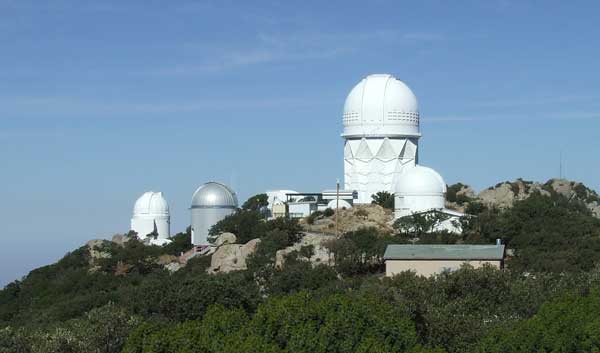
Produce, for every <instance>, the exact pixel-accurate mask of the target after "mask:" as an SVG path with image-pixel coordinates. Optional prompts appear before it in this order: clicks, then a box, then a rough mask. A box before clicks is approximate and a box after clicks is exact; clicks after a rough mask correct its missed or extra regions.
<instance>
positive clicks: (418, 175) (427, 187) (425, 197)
mask: <svg viewBox="0 0 600 353" xmlns="http://www.w3.org/2000/svg"><path fill="white" fill-rule="evenodd" d="M445 200H446V183H445V182H444V179H443V178H442V176H441V175H440V174H438V172H436V171H435V170H433V169H431V168H428V167H423V166H420V165H416V166H414V167H411V168H406V169H404V171H403V173H402V174H400V176H399V178H398V182H397V183H396V187H395V195H394V209H395V213H396V218H399V217H404V216H408V215H411V214H412V213H418V212H424V211H430V210H441V209H444V207H445Z"/></svg>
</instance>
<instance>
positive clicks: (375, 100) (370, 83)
mask: <svg viewBox="0 0 600 353" xmlns="http://www.w3.org/2000/svg"><path fill="white" fill-rule="evenodd" d="M343 123H344V132H343V134H342V136H344V137H392V136H420V133H419V105H418V102H417V97H415V95H414V93H413V92H412V91H411V89H410V88H408V86H407V85H406V84H404V82H402V81H400V80H398V79H397V78H395V77H394V76H392V75H388V74H374V75H369V76H367V77H366V78H364V79H362V81H360V82H359V83H358V84H357V85H356V86H354V88H353V89H352V91H350V94H348V97H347V98H346V102H345V104H344V115H343Z"/></svg>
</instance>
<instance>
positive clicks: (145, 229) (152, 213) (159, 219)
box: [131, 191, 171, 239]
mask: <svg viewBox="0 0 600 353" xmlns="http://www.w3.org/2000/svg"><path fill="white" fill-rule="evenodd" d="M170 223H171V216H170V213H169V204H168V203H167V200H166V199H165V197H164V195H163V193H162V192H154V191H148V192H145V193H144V194H142V196H140V197H139V198H138V199H137V201H136V202H135V205H134V206H133V217H132V218H131V230H133V231H135V232H136V233H138V237H139V238H140V239H144V238H146V236H147V235H148V234H150V233H153V232H155V231H156V232H157V238H158V239H167V238H168V237H169V235H170Z"/></svg>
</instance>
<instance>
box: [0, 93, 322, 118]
mask: <svg viewBox="0 0 600 353" xmlns="http://www.w3.org/2000/svg"><path fill="white" fill-rule="evenodd" d="M0 105H2V108H1V109H0V120H2V119H9V117H11V116H24V115H26V116H31V115H35V116H46V115H47V116H52V115H55V114H60V115H63V116H73V115H75V116H81V117H85V116H97V115H124V114H130V115H135V114H165V113H169V114H176V113H201V112H207V111H220V110H227V111H234V110H236V109H247V110H265V109H278V108H283V107H285V108H288V107H292V108H302V107H310V106H312V105H314V101H311V102H308V101H307V100H305V99H298V98H287V97H273V98H261V99H251V98H227V99H211V100H206V99H198V100H186V101H167V102H126V103H124V102H110V101H102V100H89V99H80V98H74V97H21V98H12V99H0Z"/></svg>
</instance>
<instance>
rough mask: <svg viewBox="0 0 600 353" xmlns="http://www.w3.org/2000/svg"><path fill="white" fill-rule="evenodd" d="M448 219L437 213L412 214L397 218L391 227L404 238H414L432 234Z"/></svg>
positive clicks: (446, 216)
mask: <svg viewBox="0 0 600 353" xmlns="http://www.w3.org/2000/svg"><path fill="white" fill-rule="evenodd" d="M448 218H450V217H449V216H448V215H446V214H444V213H442V212H438V211H430V212H421V213H413V214H412V215H409V216H405V217H401V218H398V219H397V220H396V221H395V222H394V225H393V227H394V229H396V231H398V232H399V233H400V234H402V235H404V236H405V237H410V238H416V237H419V236H421V235H424V234H429V233H432V232H434V231H435V230H436V229H437V228H438V227H439V226H440V224H441V223H442V222H444V221H446V220H448Z"/></svg>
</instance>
